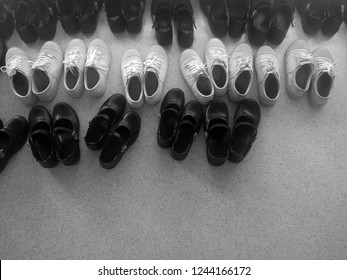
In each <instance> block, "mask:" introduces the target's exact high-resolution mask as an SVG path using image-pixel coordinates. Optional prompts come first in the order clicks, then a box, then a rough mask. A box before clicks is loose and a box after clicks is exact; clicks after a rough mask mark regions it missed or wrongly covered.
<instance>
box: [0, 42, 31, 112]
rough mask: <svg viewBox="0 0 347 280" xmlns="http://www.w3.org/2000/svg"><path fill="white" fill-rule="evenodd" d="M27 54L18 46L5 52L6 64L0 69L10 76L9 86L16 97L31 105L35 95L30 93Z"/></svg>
mask: <svg viewBox="0 0 347 280" xmlns="http://www.w3.org/2000/svg"><path fill="white" fill-rule="evenodd" d="M28 62H29V57H28V55H27V54H26V53H25V52H24V51H23V50H21V49H19V48H11V49H9V50H8V52H7V53H6V66H5V67H2V68H1V70H2V71H3V72H6V73H7V75H8V77H9V78H10V87H11V89H12V91H13V93H14V94H15V96H17V98H18V99H19V100H20V101H21V102H23V103H24V104H25V105H27V106H31V105H33V104H34V103H35V102H36V101H37V97H36V96H35V95H34V94H33V93H32V78H31V67H30V65H29V63H28Z"/></svg>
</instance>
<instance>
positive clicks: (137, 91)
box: [128, 76, 142, 101]
mask: <svg viewBox="0 0 347 280" xmlns="http://www.w3.org/2000/svg"><path fill="white" fill-rule="evenodd" d="M128 91H129V96H130V98H131V100H133V101H138V100H139V99H140V97H141V92H142V84H141V80H140V77H139V76H134V77H132V78H131V79H130V81H129V84H128Z"/></svg>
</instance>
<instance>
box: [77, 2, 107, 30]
mask: <svg viewBox="0 0 347 280" xmlns="http://www.w3.org/2000/svg"><path fill="white" fill-rule="evenodd" d="M100 8H101V7H100V6H99V4H98V2H97V1H95V0H79V2H78V9H77V16H76V17H77V19H78V24H79V27H80V30H81V31H82V32H83V33H85V34H93V33H94V32H95V30H96V25H97V21H98V14H99V9H100Z"/></svg>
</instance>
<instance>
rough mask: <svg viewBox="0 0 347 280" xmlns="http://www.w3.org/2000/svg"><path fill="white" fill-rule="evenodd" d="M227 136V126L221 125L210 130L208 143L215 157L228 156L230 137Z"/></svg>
mask: <svg viewBox="0 0 347 280" xmlns="http://www.w3.org/2000/svg"><path fill="white" fill-rule="evenodd" d="M227 136H228V130H227V128H226V127H223V126H219V127H215V128H213V129H211V130H210V132H209V134H208V143H207V145H208V147H209V152H210V154H211V155H212V156H213V157H214V158H226V157H227V156H228V146H229V141H228V140H229V138H228V137H227Z"/></svg>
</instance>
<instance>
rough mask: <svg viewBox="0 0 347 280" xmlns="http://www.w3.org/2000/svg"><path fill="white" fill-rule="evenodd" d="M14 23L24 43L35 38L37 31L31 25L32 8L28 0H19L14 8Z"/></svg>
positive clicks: (33, 40)
mask: <svg viewBox="0 0 347 280" xmlns="http://www.w3.org/2000/svg"><path fill="white" fill-rule="evenodd" d="M15 23H16V30H17V32H18V35H19V36H20V38H21V39H22V40H23V42H24V43H26V44H30V43H34V42H35V41H36V40H37V33H36V30H35V27H34V26H33V10H32V5H31V3H30V1H29V0H20V1H18V3H17V6H16V10H15Z"/></svg>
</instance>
